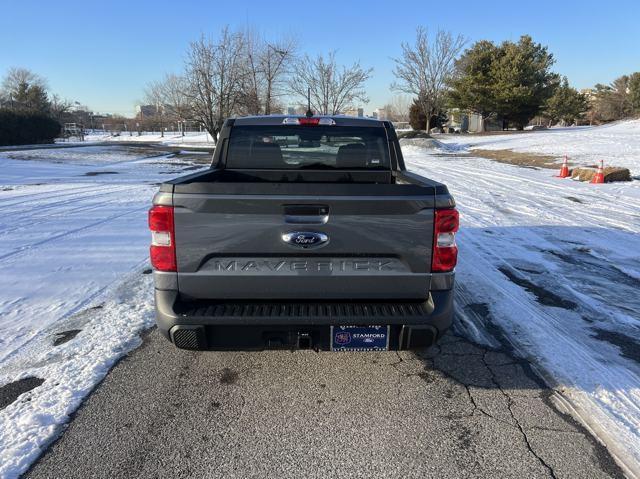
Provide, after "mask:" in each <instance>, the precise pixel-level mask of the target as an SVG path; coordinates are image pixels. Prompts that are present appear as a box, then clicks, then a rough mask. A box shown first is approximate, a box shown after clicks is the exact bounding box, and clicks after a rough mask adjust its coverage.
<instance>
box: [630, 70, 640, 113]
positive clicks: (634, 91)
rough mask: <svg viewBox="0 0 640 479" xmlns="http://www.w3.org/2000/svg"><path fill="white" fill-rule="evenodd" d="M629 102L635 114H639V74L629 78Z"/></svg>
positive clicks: (633, 74) (636, 73)
mask: <svg viewBox="0 0 640 479" xmlns="http://www.w3.org/2000/svg"><path fill="white" fill-rule="evenodd" d="M629 100H630V102H631V108H632V110H633V112H634V113H635V114H640V72H635V73H632V74H631V75H630V76H629Z"/></svg>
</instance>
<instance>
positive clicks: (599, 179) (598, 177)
mask: <svg viewBox="0 0 640 479" xmlns="http://www.w3.org/2000/svg"><path fill="white" fill-rule="evenodd" d="M591 183H604V161H603V160H600V165H599V166H598V170H597V171H596V174H595V175H593V179H592V180H591Z"/></svg>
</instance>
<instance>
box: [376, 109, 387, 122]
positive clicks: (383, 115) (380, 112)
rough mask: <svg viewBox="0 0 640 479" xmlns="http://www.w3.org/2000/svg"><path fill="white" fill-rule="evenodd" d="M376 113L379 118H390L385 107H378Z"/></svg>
mask: <svg viewBox="0 0 640 479" xmlns="http://www.w3.org/2000/svg"><path fill="white" fill-rule="evenodd" d="M374 113H375V117H376V118H377V119H378V120H388V119H389V118H388V114H387V110H386V109H384V108H378V109H376V111H375V112H374Z"/></svg>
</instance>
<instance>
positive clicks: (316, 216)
mask: <svg viewBox="0 0 640 479" xmlns="http://www.w3.org/2000/svg"><path fill="white" fill-rule="evenodd" d="M283 206H284V220H285V222H286V223H295V224H325V223H326V222H327V221H328V220H329V206H328V205H283Z"/></svg>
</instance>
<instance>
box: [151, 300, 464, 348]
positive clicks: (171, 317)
mask: <svg viewBox="0 0 640 479" xmlns="http://www.w3.org/2000/svg"><path fill="white" fill-rule="evenodd" d="M155 300H156V322H157V325H158V329H159V330H160V332H161V333H162V334H163V335H164V336H165V337H166V338H167V339H169V340H170V341H171V342H173V343H174V344H176V345H177V346H180V347H184V348H186V349H262V348H265V347H267V348H269V347H278V345H281V346H282V347H286V348H289V347H296V346H299V344H300V343H299V341H300V337H301V335H302V337H305V338H307V337H308V338H311V339H309V341H308V343H307V339H305V344H308V347H312V348H314V349H327V348H328V344H329V336H330V332H329V331H330V326H332V325H390V326H391V331H392V333H391V334H392V341H391V342H390V347H391V349H413V348H416V347H421V346H427V345H428V344H425V343H429V342H433V341H435V340H436V339H437V338H439V337H440V336H442V334H443V333H444V332H445V331H446V330H447V329H448V328H449V327H450V326H451V322H452V319H453V289H449V290H441V291H431V292H430V293H429V297H428V299H427V300H424V301H422V300H418V301H407V300H400V301H378V302H374V301H362V300H359V301H348V302H347V301H339V302H337V301H313V300H312V301H238V300H235V301H234V300H231V301H230V300H226V301H201V302H196V303H191V302H190V303H186V302H182V301H180V299H179V296H178V293H177V292H176V291H174V290H159V289H156V290H155Z"/></svg>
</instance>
